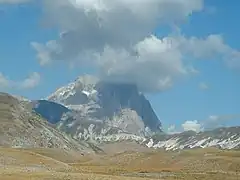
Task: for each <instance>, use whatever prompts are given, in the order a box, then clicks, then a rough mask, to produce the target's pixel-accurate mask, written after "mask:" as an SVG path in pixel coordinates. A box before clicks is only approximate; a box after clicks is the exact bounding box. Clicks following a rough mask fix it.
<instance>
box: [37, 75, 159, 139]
mask: <svg viewBox="0 0 240 180" xmlns="http://www.w3.org/2000/svg"><path fill="white" fill-rule="evenodd" d="M46 100H47V101H48V102H46V101H38V102H37V103H35V105H34V108H35V110H36V111H37V112H38V113H39V114H43V115H44V117H45V118H46V119H51V122H54V123H55V124H57V127H58V128H59V129H61V130H63V131H65V132H68V133H70V134H71V135H72V136H73V137H75V138H77V139H78V138H80V139H86V138H93V137H99V136H103V135H112V134H121V133H122V134H131V135H136V136H147V135H151V134H153V133H156V132H161V122H160V121H159V119H158V117H157V116H156V114H155V112H154V110H153V109H152V107H151V104H150V103H149V101H148V100H147V99H146V98H145V96H144V95H143V94H142V93H140V92H139V91H138V88H137V86H136V85H133V84H116V83H110V82H104V81H100V80H99V79H98V78H96V77H94V76H90V75H85V76H81V77H79V78H77V79H76V80H75V81H74V82H72V83H69V84H68V85H66V86H64V87H61V88H59V89H58V90H56V92H54V93H53V94H51V95H50V96H49V97H47V98H46ZM61 106H65V107H66V108H67V109H66V108H61ZM44 107H45V108H44ZM46 107H47V108H46ZM43 109H45V110H43ZM46 109H48V110H49V109H55V110H54V111H51V112H50V111H49V112H48V110H46ZM56 113H57V114H58V115H57V116H56ZM59 115H62V117H61V118H59ZM54 117H55V119H54Z"/></svg>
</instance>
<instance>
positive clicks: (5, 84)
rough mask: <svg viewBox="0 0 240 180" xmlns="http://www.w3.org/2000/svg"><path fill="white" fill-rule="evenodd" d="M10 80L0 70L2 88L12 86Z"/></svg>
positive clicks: (0, 86) (0, 85) (0, 87)
mask: <svg viewBox="0 0 240 180" xmlns="http://www.w3.org/2000/svg"><path fill="white" fill-rule="evenodd" d="M10 84H11V83H10V81H9V80H8V79H7V77H5V76H4V75H3V74H2V73H1V72H0V89H6V88H8V87H9V86H10Z"/></svg>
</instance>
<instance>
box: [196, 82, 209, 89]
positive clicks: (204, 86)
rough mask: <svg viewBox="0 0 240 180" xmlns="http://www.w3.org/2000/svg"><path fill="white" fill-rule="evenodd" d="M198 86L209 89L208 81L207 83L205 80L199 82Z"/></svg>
mask: <svg viewBox="0 0 240 180" xmlns="http://www.w3.org/2000/svg"><path fill="white" fill-rule="evenodd" d="M198 87H199V88H200V89H201V90H208V89H209V86H208V85H207V83H205V82H201V83H199V85H198Z"/></svg>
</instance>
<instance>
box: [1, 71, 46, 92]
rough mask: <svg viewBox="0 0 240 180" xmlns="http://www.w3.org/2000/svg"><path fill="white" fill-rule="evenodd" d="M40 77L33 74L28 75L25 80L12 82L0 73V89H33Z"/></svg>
mask: <svg viewBox="0 0 240 180" xmlns="http://www.w3.org/2000/svg"><path fill="white" fill-rule="evenodd" d="M40 79H41V76H40V75H39V74H38V73H36V72H34V73H32V74H30V75H29V76H28V77H27V78H26V79H24V80H22V81H13V80H10V79H9V78H7V77H6V76H4V75H3V74H2V73H0V89H1V90H8V89H12V88H16V89H33V88H35V87H36V86H38V85H39V83H40Z"/></svg>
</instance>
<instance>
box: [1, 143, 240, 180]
mask: <svg viewBox="0 0 240 180" xmlns="http://www.w3.org/2000/svg"><path fill="white" fill-rule="evenodd" d="M120 146H121V147H123V146H124V147H125V150H124V151H122V152H120V151H119V152H117V151H116V149H120ZM102 148H103V149H104V150H106V151H105V153H102V154H96V153H89V154H88V153H85V154H83V153H79V152H77V151H65V150H60V149H49V148H32V149H31V148H30V149H18V148H0V177H1V178H0V179H1V180H16V179H17V180H28V179H31V180H110V179H114V180H137V179H138V180H140V179H146V180H150V179H160V180H174V179H184V180H196V179H199V180H200V179H201V180H238V179H240V152H239V151H225V150H218V149H195V150H183V151H179V152H165V151H159V150H158V151H153V150H149V149H147V148H146V149H145V148H142V149H141V150H139V149H138V152H137V151H135V150H132V151H129V149H134V147H133V144H131V143H126V144H124V143H123V144H121V143H120V144H119V143H118V144H109V145H105V146H104V147H102ZM111 150H112V151H111ZM113 152H115V153H113Z"/></svg>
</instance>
